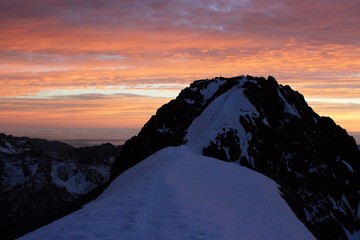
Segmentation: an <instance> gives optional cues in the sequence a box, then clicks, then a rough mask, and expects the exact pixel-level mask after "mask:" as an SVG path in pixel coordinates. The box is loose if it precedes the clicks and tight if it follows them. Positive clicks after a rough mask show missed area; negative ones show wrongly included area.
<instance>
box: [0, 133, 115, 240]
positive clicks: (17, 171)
mask: <svg viewBox="0 0 360 240" xmlns="http://www.w3.org/2000/svg"><path fill="white" fill-rule="evenodd" d="M119 152H120V149H119V148H117V147H115V146H113V145H109V144H104V145H101V146H96V147H86V148H79V149H76V148H74V147H71V146H69V145H67V144H64V143H61V142H49V141H47V140H42V139H30V138H26V137H21V138H20V137H13V136H8V135H5V134H0V176H1V178H0V213H1V214H0V238H1V239H14V238H15V237H17V236H20V235H22V234H24V233H27V232H29V231H32V230H34V229H36V228H38V227H41V226H43V225H45V224H48V223H50V222H51V221H53V220H55V219H57V218H60V217H62V216H64V215H66V214H68V213H70V212H71V211H73V210H75V209H76V208H78V207H80V206H81V204H83V203H85V202H88V201H89V200H91V199H93V195H95V196H96V195H97V191H98V190H97V188H100V187H101V186H102V185H104V184H106V183H107V181H108V180H109V177H110V166H111V165H112V163H113V161H114V158H115V156H116V155H118V154H119ZM94 192H95V193H94Z"/></svg>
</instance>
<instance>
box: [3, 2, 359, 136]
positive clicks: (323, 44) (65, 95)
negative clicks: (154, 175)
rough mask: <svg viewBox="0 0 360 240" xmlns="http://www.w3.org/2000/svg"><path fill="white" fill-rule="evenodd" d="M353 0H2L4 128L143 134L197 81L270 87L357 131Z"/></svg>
mask: <svg viewBox="0 0 360 240" xmlns="http://www.w3.org/2000/svg"><path fill="white" fill-rule="evenodd" d="M359 12H360V1H358V0H344V1H338V0H318V1H310V0H303V1H298V0H288V1H285V0H284V1H281V0H236V1H235V0H218V1H213V0H209V1H196V0H191V1H190V0H179V1H173V0H146V1H145V0H143V1H139V0H134V1H125V0H123V1H122V0H117V1H115V0H113V1H110V0H104V1H101V0H78V1H76V0H71V1H70V0H61V1H60V0H59V1H57V0H48V1H46V0H43V1H39V0H32V1H30V0H12V1H5V0H0V29H1V34H0V112H1V115H0V127H1V128H2V129H5V130H6V128H33V129H36V128H55V127H56V128H133V129H140V128H141V127H142V126H143V125H144V124H145V122H146V121H147V120H148V119H149V118H150V117H151V115H153V114H155V112H156V109H158V108H159V107H160V106H161V105H163V104H165V103H166V102H168V101H169V100H170V99H172V98H174V97H176V96H177V94H178V93H179V91H180V90H181V89H183V88H184V87H186V86H188V85H189V84H190V83H191V82H193V81H194V80H197V79H206V78H213V77H217V76H224V77H232V76H238V75H246V74H249V75H253V76H264V77H267V76H268V75H272V76H274V77H275V78H276V79H277V80H278V82H279V83H280V84H283V85H290V86H291V87H292V88H293V89H294V90H297V91H299V92H300V93H302V94H303V95H304V96H305V99H306V100H307V101H308V103H309V105H310V106H311V107H312V108H313V109H314V110H315V111H316V112H317V113H318V114H320V115H324V116H330V117H332V118H333V119H334V120H335V121H336V123H337V124H339V125H341V126H342V127H343V128H346V129H347V130H348V131H349V132H360V124H359V123H360V31H359V26H360V15H359Z"/></svg>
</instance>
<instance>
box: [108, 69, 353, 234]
mask: <svg viewBox="0 0 360 240" xmlns="http://www.w3.org/2000/svg"><path fill="white" fill-rule="evenodd" d="M165 129H166V131H165ZM181 144H186V145H187V146H188V147H189V148H191V149H193V150H194V152H196V153H197V154H203V155H205V156H209V157H213V158H216V159H220V160H223V161H230V162H234V163H237V164H240V165H242V166H246V167H248V168H251V169H253V170H255V171H257V172H260V173H262V174H264V175H266V176H268V177H270V178H272V179H273V180H275V181H277V182H278V184H279V185H280V189H281V191H282V192H283V197H284V198H285V199H286V201H287V202H288V203H289V205H290V206H291V207H292V209H293V211H294V212H296V215H297V216H298V217H299V219H300V220H301V221H302V222H303V223H304V224H305V225H306V226H307V227H308V228H309V229H310V230H311V231H312V232H313V233H314V235H315V234H316V237H317V238H321V239H329V238H336V239H347V238H350V239H351V238H353V237H354V236H356V234H358V233H359V232H360V218H359V216H358V214H357V213H358V212H359V211H358V208H359V202H360V196H359V194H358V192H360V178H359V176H360V166H359V161H360V154H359V151H358V147H357V146H356V143H355V141H354V139H353V138H351V137H350V136H349V135H348V134H347V133H346V131H345V130H344V129H342V128H341V127H340V126H338V125H337V124H336V123H335V122H334V121H333V120H332V119H330V118H329V117H320V116H319V115H318V114H316V113H315V112H314V111H313V110H312V109H311V107H309V106H308V104H307V103H306V101H305V99H304V97H303V96H302V95H301V94H300V93H299V92H297V91H294V90H293V89H291V87H290V86H282V85H281V84H278V82H277V81H276V80H275V79H274V78H273V77H271V76H269V77H268V78H267V79H265V78H263V77H251V76H239V77H233V78H222V77H219V78H214V79H209V80H198V81H195V82H194V83H192V84H190V86H189V87H188V88H185V89H184V90H182V91H181V92H180V94H179V96H178V97H177V98H176V99H174V100H172V101H170V102H169V103H168V104H165V105H164V106H162V107H161V108H159V109H158V111H157V113H156V115H155V116H153V117H152V118H151V119H150V120H149V122H147V123H146V124H145V125H144V127H143V129H142V130H141V131H140V133H139V134H138V135H137V136H135V137H133V138H132V139H130V140H129V141H127V142H126V143H125V146H124V149H123V151H122V153H121V155H120V157H119V160H121V161H117V162H115V165H114V167H113V171H112V176H113V178H114V177H115V176H118V174H119V173H121V172H122V171H124V170H126V169H127V168H128V167H129V166H132V165H135V164H136V163H138V162H140V161H142V160H143V159H145V158H146V157H148V156H150V155H151V154H153V153H154V152H156V151H157V150H160V149H162V148H165V147H167V146H178V145H181ZM338 159H341V161H339V160H338ZM324 186H326V187H324ZM339 196H344V197H339ZM333 203H336V204H333ZM345 219H346V220H345ZM325 226H332V227H331V228H330V229H328V228H326V227H325Z"/></svg>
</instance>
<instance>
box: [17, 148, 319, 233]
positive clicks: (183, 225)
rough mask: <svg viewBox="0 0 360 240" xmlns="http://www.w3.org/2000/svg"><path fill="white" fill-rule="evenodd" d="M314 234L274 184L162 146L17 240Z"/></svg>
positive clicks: (187, 151)
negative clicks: (92, 196) (77, 206)
mask: <svg viewBox="0 0 360 240" xmlns="http://www.w3.org/2000/svg"><path fill="white" fill-rule="evenodd" d="M98 238H101V239H129V240H131V239H149V240H150V239H159V240H161V239H164V240H165V239H166V240H167V239H276V240H277V239H301V240H303V239H314V238H313V236H312V235H311V234H310V233H309V232H308V230H307V229H306V228H305V227H304V226H303V225H302V223H301V222H299V220H297V218H296V217H295V215H294V214H293V213H292V211H291V210H290V208H289V207H288V206H287V204H286V203H285V201H284V200H283V199H282V198H281V197H280V194H279V192H278V188H277V184H276V183H275V182H273V181H272V180H270V179H269V178H267V177H264V176H262V175H261V174H259V173H256V172H254V171H251V170H248V169H246V168H244V167H240V166H238V165H233V164H229V163H224V162H220V161H218V160H216V159H213V158H208V157H203V156H201V155H197V154H194V153H193V152H192V151H191V150H190V149H189V148H188V147H185V146H180V147H175V148H174V147H170V148H166V149H163V150H161V151H159V152H157V153H155V154H154V155H152V156H150V157H149V158H148V159H146V160H144V161H143V162H141V163H140V164H138V165H136V166H135V167H133V168H131V169H129V170H128V171H126V172H125V173H124V174H122V175H121V176H119V177H118V178H117V179H115V181H114V182H113V183H112V184H111V185H110V187H109V188H108V189H107V190H106V191H105V192H104V193H103V194H102V195H101V196H100V197H99V198H98V199H97V200H95V201H93V202H91V203H89V204H87V205H86V206H84V207H83V208H82V209H81V210H79V211H78V212H75V213H73V214H71V215H68V216H66V217H64V218H62V219H60V220H58V221H56V222H54V223H52V224H50V225H48V226H45V227H42V228H40V229H38V230H37V231H35V232H33V233H30V234H28V235H25V236H23V237H22V238H21V239H77V240H78V239H98Z"/></svg>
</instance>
